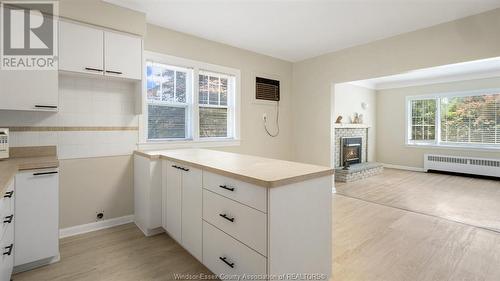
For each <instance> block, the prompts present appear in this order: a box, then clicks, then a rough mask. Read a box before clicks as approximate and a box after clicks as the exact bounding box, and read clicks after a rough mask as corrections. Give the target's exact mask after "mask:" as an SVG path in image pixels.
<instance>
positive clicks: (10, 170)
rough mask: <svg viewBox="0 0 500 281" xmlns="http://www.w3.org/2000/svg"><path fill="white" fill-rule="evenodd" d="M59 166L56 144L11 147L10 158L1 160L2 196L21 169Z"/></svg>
mask: <svg viewBox="0 0 500 281" xmlns="http://www.w3.org/2000/svg"><path fill="white" fill-rule="evenodd" d="M56 167H59V160H58V159H57V153H56V148H55V146H44V147H23V148H20V147H19V148H16V147H12V148H10V158H8V159H3V160H0V196H3V194H4V192H5V189H7V187H8V186H9V184H10V183H11V181H12V180H13V179H14V176H15V175H16V173H17V172H18V171H20V170H34V169H46V168H56Z"/></svg>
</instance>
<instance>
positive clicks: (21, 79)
mask: <svg viewBox="0 0 500 281" xmlns="http://www.w3.org/2000/svg"><path fill="white" fill-rule="evenodd" d="M58 105H59V90H58V73H57V70H43V71H35V70H0V109H8V110H39V111H57V108H58Z"/></svg>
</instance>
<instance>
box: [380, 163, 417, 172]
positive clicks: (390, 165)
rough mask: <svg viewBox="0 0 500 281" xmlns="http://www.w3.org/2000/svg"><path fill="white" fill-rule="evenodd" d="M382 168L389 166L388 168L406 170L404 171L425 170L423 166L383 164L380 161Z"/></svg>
mask: <svg viewBox="0 0 500 281" xmlns="http://www.w3.org/2000/svg"><path fill="white" fill-rule="evenodd" d="M381 164H382V165H383V166H384V168H389V169H398V170H406V171H413V172H425V169H424V168H419V167H410V166H402V165H393V164H385V163H381Z"/></svg>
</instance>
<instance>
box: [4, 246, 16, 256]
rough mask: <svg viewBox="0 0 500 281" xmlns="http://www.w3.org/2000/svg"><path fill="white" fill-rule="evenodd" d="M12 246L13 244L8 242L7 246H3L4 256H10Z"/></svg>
mask: <svg viewBox="0 0 500 281" xmlns="http://www.w3.org/2000/svg"><path fill="white" fill-rule="evenodd" d="M12 248H14V244H10V245H9V246H7V247H5V248H4V252H3V255H4V256H10V255H11V254H12ZM6 251H7V252H6Z"/></svg>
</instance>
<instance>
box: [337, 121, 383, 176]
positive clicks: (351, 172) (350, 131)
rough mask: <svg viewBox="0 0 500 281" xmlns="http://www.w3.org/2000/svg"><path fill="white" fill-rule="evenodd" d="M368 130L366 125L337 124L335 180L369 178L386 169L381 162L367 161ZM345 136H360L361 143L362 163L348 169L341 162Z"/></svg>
mask: <svg viewBox="0 0 500 281" xmlns="http://www.w3.org/2000/svg"><path fill="white" fill-rule="evenodd" d="M368 130H369V127H368V126H365V125H360V124H355V125H352V124H350V125H336V126H335V167H336V169H335V181H338V182H352V181H356V180H360V179H364V178H368V177H371V176H374V175H377V174H380V173H382V172H383V171H384V167H383V166H382V164H380V163H375V162H367V160H368V159H367V155H368V149H371V148H370V147H368ZM344 137H360V138H361V140H362V145H361V164H355V165H353V166H351V167H350V168H349V169H348V170H344V169H342V167H341V166H340V165H341V163H340V161H341V156H340V151H341V148H340V146H341V142H342V141H341V139H342V138H344Z"/></svg>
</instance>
